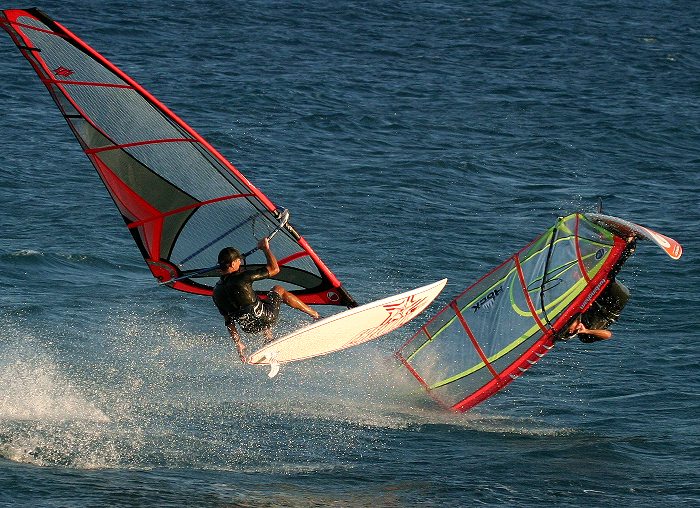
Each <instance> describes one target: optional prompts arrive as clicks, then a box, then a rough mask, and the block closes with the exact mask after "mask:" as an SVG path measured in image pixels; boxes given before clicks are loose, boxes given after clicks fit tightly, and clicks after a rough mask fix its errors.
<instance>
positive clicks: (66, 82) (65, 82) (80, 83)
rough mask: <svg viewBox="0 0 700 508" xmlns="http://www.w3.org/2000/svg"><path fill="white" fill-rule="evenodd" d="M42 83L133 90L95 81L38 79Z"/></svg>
mask: <svg viewBox="0 0 700 508" xmlns="http://www.w3.org/2000/svg"><path fill="white" fill-rule="evenodd" d="M51 73H52V74H53V70H52V71H51ZM39 79H41V81H42V82H43V83H50V84H52V85H77V86H97V87H103V88H125V89H127V90H133V89H134V87H133V86H131V85H120V84H119V83H101V82H97V81H94V82H93V81H70V80H67V79H57V78H53V79H51V78H49V79H47V78H39Z"/></svg>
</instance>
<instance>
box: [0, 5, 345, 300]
mask: <svg viewBox="0 0 700 508" xmlns="http://www.w3.org/2000/svg"><path fill="white" fill-rule="evenodd" d="M0 25H2V27H3V28H4V29H5V30H6V31H7V32H8V33H9V34H10V36H11V37H12V40H13V41H14V42H15V44H16V45H17V47H18V48H19V49H20V51H21V52H22V54H23V55H24V56H25V57H26V58H27V60H29V62H30V63H31V65H32V67H33V68H34V70H35V71H36V73H37V74H38V75H39V78H40V79H41V81H42V82H43V83H44V85H45V86H46V88H47V89H48V90H49V93H50V94H51V97H53V99H54V101H55V102H56V104H57V106H58V108H59V110H60V111H61V113H62V114H63V116H64V118H65V119H66V121H67V122H68V125H69V126H70V128H71V130H72V131H73V133H74V134H75V137H76V138H77V139H78V141H79V142H80V145H81V146H82V148H83V150H84V151H85V154H86V155H87V156H88V158H89V159H90V161H91V162H92V164H93V165H94V167H95V169H96V170H97V172H98V173H99V175H100V177H101V178H102V181H103V182H104V184H105V186H106V187H107V189H108V190H109V193H110V194H111V196H112V199H113V200H114V202H115V204H116V206H117V208H118V209H119V212H120V213H121V215H122V217H123V218H124V221H125V222H126V226H127V228H128V229H129V231H130V232H131V234H132V236H133V238H134V240H135V241H136V244H137V246H138V247H139V249H140V251H141V254H142V255H143V257H144V259H145V261H146V263H147V265H148V267H149V268H150V270H151V272H152V273H153V275H154V276H155V277H156V278H157V279H158V280H159V281H161V282H163V283H167V285H169V286H170V287H173V288H175V289H178V290H182V291H187V292H190V293H196V294H203V295H208V294H211V291H212V286H213V284H214V283H215V282H216V280H217V278H218V273H217V270H215V269H212V270H207V268H208V267H212V266H215V265H216V261H217V254H218V252H219V250H220V249H222V248H223V247H226V246H235V247H236V248H238V249H239V250H240V251H241V252H251V253H250V255H249V256H248V258H247V264H248V265H255V264H265V258H264V256H263V255H262V253H260V252H257V251H256V250H255V247H256V244H257V241H258V239H260V238H262V237H264V236H268V235H269V234H271V233H277V234H275V236H274V240H273V244H272V247H273V251H274V252H275V254H276V256H277V258H278V260H279V264H280V268H281V270H280V273H279V275H277V276H276V277H275V280H274V281H273V282H270V283H269V284H270V285H272V284H275V283H276V284H280V283H281V284H282V285H283V286H285V287H286V288H287V289H289V290H291V291H293V292H294V293H295V294H297V295H298V296H299V297H300V298H301V299H302V300H303V301H305V302H306V303H309V304H336V305H346V306H353V305H354V301H353V299H352V297H350V295H349V294H348V293H347V292H346V291H345V290H344V289H343V287H342V286H341V283H340V282H339V281H338V279H337V278H336V277H335V276H334V275H333V273H332V272H331V271H330V270H329V269H328V268H327V267H326V266H325V264H324V263H323V262H322V261H321V259H320V258H319V257H318V256H317V255H316V253H315V252H314V251H313V250H312V249H311V247H310V246H309V245H308V243H307V242H306V241H305V240H304V238H302V237H301V236H300V235H299V234H298V233H297V232H296V230H295V229H294V228H293V227H292V226H291V225H289V224H288V223H284V224H281V222H283V219H282V214H281V211H280V210H279V209H278V207H277V206H275V204H273V203H272V202H271V201H270V200H269V199H268V198H267V197H266V196H265V195H264V194H263V193H262V192H260V191H259V190H258V189H257V188H255V186H253V185H252V184H251V183H250V182H249V181H248V180H247V179H246V178H245V176H243V175H242V174H241V173H240V172H239V171H238V170H237V169H236V168H235V167H234V166H233V165H232V164H231V163H230V162H228V161H227V160H226V159H225V158H224V157H223V156H222V155H221V154H220V153H219V152H217V151H216V150H215V149H214V148H213V147H212V146H211V145H210V144H209V143H207V142H206V141H205V140H204V139H203V138H202V137H201V136H200V135H199V134H197V133H196V132H195V131H194V130H193V129H192V128H191V127H189V126H188V125H187V124H186V123H185V122H183V121H182V120H181V119H180V118H178V117H177V116H176V115H175V114H174V113H173V112H171V111H170V110H169V109H168V108H167V107H165V106H164V105H163V104H161V103H160V102H159V101H158V100H157V99H156V98H155V97H153V96H152V95H151V94H150V93H148V92H147V91H146V90H144V89H143V88H142V87H141V86H140V85H139V84H138V83H136V82H135V81H134V80H133V79H131V78H130V77H129V76H127V75H126V74H125V73H124V72H122V71H121V70H120V69H118V68H117V67H116V66H115V65H113V64H112V63H111V62H109V61H108V60H107V59H106V58H104V57H103V56H102V55H100V54H99V53H97V52H96V51H95V50H94V49H92V48H91V47H89V46H88V45H87V44H86V43H85V42H83V41H81V40H80V39H79V38H78V37H76V36H75V35H74V34H73V33H71V32H70V31H68V30H67V29H66V28H65V27H63V26H62V25H61V24H59V23H57V22H56V21H54V20H52V19H51V18H49V17H48V16H47V15H45V14H44V13H42V12H41V11H39V10H37V9H29V10H5V11H2V15H0ZM257 289H259V290H266V289H269V288H267V287H261V288H257Z"/></svg>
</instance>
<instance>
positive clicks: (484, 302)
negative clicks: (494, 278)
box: [472, 286, 503, 312]
mask: <svg viewBox="0 0 700 508" xmlns="http://www.w3.org/2000/svg"><path fill="white" fill-rule="evenodd" d="M501 293H503V286H501V287H499V288H496V289H494V290H493V291H491V292H489V294H487V295H486V296H484V297H482V298H481V299H480V300H479V301H477V302H476V303H475V304H474V305H472V309H474V312H476V311H478V310H480V309H488V308H489V307H492V306H493V304H494V302H495V301H496V297H497V296H499V295H500V294H501Z"/></svg>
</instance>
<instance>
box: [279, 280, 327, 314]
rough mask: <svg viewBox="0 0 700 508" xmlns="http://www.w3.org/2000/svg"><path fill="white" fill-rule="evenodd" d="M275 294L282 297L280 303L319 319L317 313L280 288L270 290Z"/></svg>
mask: <svg viewBox="0 0 700 508" xmlns="http://www.w3.org/2000/svg"><path fill="white" fill-rule="evenodd" d="M272 289H273V290H274V292H275V293H277V294H278V295H280V296H281V297H282V301H283V302H284V303H286V304H287V305H289V306H290V307H292V308H293V309H297V310H300V311H302V312H304V313H306V314H308V315H309V316H311V317H312V318H314V319H318V318H319V314H318V312H316V311H315V310H314V309H312V308H311V307H309V306H308V305H306V304H305V303H304V302H302V301H301V300H299V298H297V297H296V296H295V295H293V294H292V293H290V292H289V291H287V290H286V289H284V288H283V287H282V286H275V287H273V288H272Z"/></svg>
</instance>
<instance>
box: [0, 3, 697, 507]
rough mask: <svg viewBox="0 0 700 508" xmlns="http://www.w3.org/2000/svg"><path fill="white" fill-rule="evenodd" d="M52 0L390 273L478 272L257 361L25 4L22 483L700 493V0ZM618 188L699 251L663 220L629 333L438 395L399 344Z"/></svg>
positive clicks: (12, 321)
mask: <svg viewBox="0 0 700 508" xmlns="http://www.w3.org/2000/svg"><path fill="white" fill-rule="evenodd" d="M1 7H2V8H11V7H24V5H21V4H20V5H11V4H8V3H7V2H2V5H1ZM38 7H40V8H41V9H43V10H44V11H45V12H47V13H48V14H49V15H51V16H52V17H54V18H55V19H57V20H58V21H60V22H61V23H63V24H64V25H66V26H67V27H68V28H69V29H70V30H72V31H73V32H75V33H76V34H77V35H78V36H79V37H81V38H82V39H84V40H85V41H86V42H88V43H89V44H90V45H92V46H93V47H94V48H95V49H97V50H98V51H100V52H102V53H103V54H104V55H105V56H107V57H108V58H109V59H111V60H112V61H113V62H114V63H115V64H117V65H118V66H120V67H121V68H122V69H123V70H125V71H126V72H127V73H128V74H129V75H131V76H132V77H133V78H135V79H136V80H137V81H138V82H140V83H141V84H142V85H143V86H145V87H146V88H147V89H148V90H149V91H150V92H152V93H153V94H154V95H155V96H156V97H158V98H159V99H160V100H162V101H163V102H164V103H165V104H167V105H168V106H169V107H170V108H171V109H173V110H174V111H175V112H176V113H177V114H178V115H179V116H181V117H182V118H183V119H184V120H185V121H187V122H188V123H189V124H190V125H191V126H193V127H194V128H195V129H196V130H197V131H198V132H200V133H201V134H202V135H203V136H204V137H205V138H207V139H208V140H209V141H210V142H211V143H212V144H213V145H214V146H215V147H217V148H218V149H219V150H220V151H221V152H222V153H223V154H224V155H225V156H226V157H228V158H229V159H230V160H231V161H232V162H233V163H234V164H235V165H236V166H237V167H238V169H240V170H241V171H242V172H243V173H244V174H246V176H248V177H249V179H250V180H251V181H252V182H253V183H254V184H255V185H256V186H257V187H258V188H260V189H261V190H262V191H263V192H265V193H266V194H267V195H268V196H269V197H270V198H271V199H272V200H273V201H274V202H275V203H277V204H279V205H282V206H285V207H287V208H289V209H290V211H291V213H292V221H293V223H294V224H295V226H296V227H297V228H298V229H299V230H300V232H301V233H302V234H303V235H304V236H305V237H306V239H307V240H308V241H309V243H310V244H311V245H312V246H314V249H315V250H316V251H317V252H318V253H319V255H320V256H321V257H322V258H323V259H324V260H325V262H326V263H327V264H328V265H329V266H330V268H331V269H332V270H333V271H334V272H335V273H336V275H337V276H338V277H339V278H340V279H341V280H342V281H343V282H344V284H345V286H346V288H347V289H348V290H349V291H350V293H351V294H353V296H354V297H355V298H356V299H357V300H358V301H360V302H361V303H364V302H368V301H371V300H374V299H378V298H382V297H385V296H389V295H391V294H395V293H398V292H401V291H404V290H408V289H410V288H412V287H416V286H418V285H422V284H427V283H430V282H433V281H435V280H438V279H440V278H443V277H448V279H449V283H448V286H447V288H446V289H445V291H444V292H443V294H442V295H441V296H440V297H439V299H438V301H437V302H436V303H435V304H434V305H433V306H432V307H430V308H429V309H428V310H427V311H426V313H425V314H424V315H423V316H421V317H419V318H418V319H417V320H416V321H414V322H412V323H409V325H407V326H406V327H405V328H403V329H400V330H398V331H396V332H394V333H392V334H390V335H389V336H387V337H384V338H383V339H380V340H378V341H376V342H373V343H370V344H366V345H363V346H360V347H357V348H354V349H352V350H349V351H345V352H341V353H337V354H334V355H330V356H326V357H322V358H318V359H314V360H309V361H305V362H300V363H298V364H294V365H289V366H285V367H284V368H283V369H282V372H281V373H280V375H278V377H277V378H275V379H274V380H272V381H270V380H268V379H267V377H266V376H265V371H264V370H260V369H257V368H252V367H248V366H243V365H241V364H240V362H239V361H238V358H237V356H236V355H235V351H234V350H233V348H232V346H231V343H230V340H229V339H228V338H227V335H226V331H225V329H224V328H223V326H222V325H221V322H220V318H219V317H218V315H217V313H216V311H215V310H214V308H213V306H212V305H211V302H210V301H209V300H208V299H206V298H201V297H194V296H189V295H184V294H181V293H177V292H174V291H171V290H169V289H166V288H162V287H158V286H157V285H156V284H155V282H154V280H153V279H152V278H151V276H150V274H149V272H148V270H147V269H146V267H145V265H144V263H143V261H142V259H141V257H140V255H139V253H138V251H137V249H136V248H135V246H134V245H133V242H132V240H131V237H130V235H129V233H128V232H127V231H126V229H125V228H124V227H123V222H122V220H121V218H120V217H119V216H118V214H117V213H116V210H115V209H114V206H113V204H112V202H111V200H110V198H109V197H108V194H107V192H106V191H105V190H104V188H103V187H102V185H101V183H100V181H99V178H98V177H97V175H96V173H95V172H94V170H93V169H92V167H91V165H90V164H89V162H88V160H87V158H86V157H85V156H84V155H83V153H82V152H81V151H80V149H79V147H78V144H77V143H76V142H75V140H74V138H73V137H72V135H71V134H70V132H69V129H68V127H67V126H66V125H65V122H64V121H63V119H62V118H61V117H60V115H59V114H58V112H57V111H56V108H55V106H54V105H53V103H52V101H51V100H50V98H49V96H48V94H47V93H46V90H45V89H44V87H43V85H41V83H40V82H39V81H38V79H37V78H36V76H35V74H34V72H33V70H32V69H31V68H30V66H29V65H28V63H27V62H26V61H25V60H24V58H22V57H21V55H20V54H19V52H18V51H17V49H16V48H15V46H14V44H12V42H11V41H10V39H9V37H7V36H6V34H4V33H1V34H0V67H1V68H2V70H3V72H2V77H1V78H0V100H1V101H2V114H0V143H1V144H2V150H0V204H1V206H0V231H2V234H0V505H2V506H27V507H29V506H31V507H34V506H57V507H58V506H60V507H69V506H214V507H224V506H231V507H233V506H244V507H267V506H300V507H304V506H329V505H334V506H353V507H354V506H360V507H363V506H372V507H377V506H382V507H384V506H389V507H403V506H419V505H420V506H436V507H437V506H473V505H490V506H552V505H556V506H612V505H621V506H628V505H633V504H634V505H635V506H699V505H700V487H699V486H698V485H699V484H700V446H699V445H698V443H699V442H700V426H699V425H698V417H699V416H700V366H698V358H700V346H699V345H698V344H699V341H698V339H699V338H700V333H699V332H698V330H699V329H700V314H699V313H698V309H699V305H698V303H699V302H700V298H699V297H698V290H700V267H699V266H698V257H697V252H698V251H700V241H699V240H698V236H697V234H698V231H699V230H700V212H699V211H698V205H700V201H699V199H698V191H700V177H699V176H698V167H699V165H700V155H699V153H700V106H699V105H698V103H699V101H698V98H699V97H700V33H699V29H698V26H699V25H698V20H700V4H699V3H697V2H680V1H673V0H667V1H663V0H656V1H654V0H636V1H631V0H619V1H616V2H602V1H592V2H578V1H573V0H563V1H551V0H548V1H546V0H523V1H519V2H510V1H504V0H500V1H496V0H489V1H485V2H438V1H421V2H400V1H393V0H387V1H370V2H332V1H328V0H318V1H309V2H273V1H262V0H260V1H250V2H226V1H223V0H219V1H216V0H212V1H207V2H184V1H180V0H176V1H165V0H151V1H149V2H144V1H130V2H125V1H123V0H116V1H111V2H87V1H84V2H79V1H74V0H62V1H57V0H45V1H43V2H42V3H41V4H40V5H38ZM598 197H602V198H603V200H604V206H605V211H606V212H608V213H610V214H612V215H616V216H620V217H623V218H626V219H628V220H632V221H635V222H639V223H642V224H645V225H647V226H649V227H652V228H653V229H656V230H658V231H660V232H662V233H665V234H667V235H669V236H671V237H673V238H676V239H677V240H679V241H680V242H681V243H682V244H683V245H684V247H685V253H684V256H683V258H682V259H681V260H679V261H672V260H670V258H668V257H666V256H665V255H664V254H663V253H662V252H661V251H660V250H659V249H658V248H656V247H655V246H653V245H651V244H640V245H639V248H638V249H637V252H636V254H635V255H634V256H633V257H632V258H631V259H630V260H629V261H628V262H627V264H626V265H625V268H624V269H623V271H622V273H621V275H620V277H619V278H620V279H621V280H622V281H623V282H624V283H625V284H626V285H627V286H628V287H630V289H631V291H632V299H631V301H630V302H629V304H628V305H627V307H626V308H625V310H624V313H623V316H622V319H621V320H620V322H619V323H617V324H616V325H615V326H614V328H613V331H614V333H615V337H614V339H613V340H612V341H610V342H606V343H598V344H590V345H585V344H581V343H574V342H571V343H567V344H564V345H561V346H557V348H556V349H555V350H554V351H553V352H551V353H550V354H549V355H548V356H547V357H546V358H544V359H543V360H542V361H541V362H539V363H538V364H537V365H536V366H535V367H533V368H532V369H531V370H530V371H529V372H528V373H527V374H526V375H525V376H523V377H522V378H520V379H518V380H517V381H516V382H514V383H512V384H511V385H510V386H509V387H508V388H507V389H506V390H505V391H503V392H502V393H500V394H498V395H496V396H494V397H493V398H491V399H490V400H489V401H487V402H486V403H484V404H482V405H480V406H478V407H477V408H475V409H474V410H472V411H470V412H468V413H466V414H451V413H448V412H445V411H443V410H441V409H440V408H438V407H437V406H436V405H435V404H434V403H433V402H432V401H431V400H430V399H428V398H427V397H426V396H425V395H424V394H423V393H421V391H420V389H419V387H418V385H417V384H416V383H415V382H414V381H413V380H412V379H410V378H409V377H408V376H406V375H405V373H404V372H403V371H402V370H401V368H399V367H398V366H397V365H396V363H395V362H393V361H392V360H391V354H392V352H393V351H394V350H395V349H396V348H397V347H398V346H399V345H400V344H402V343H403V342H404V341H405V340H406V339H408V338H409V337H410V336H411V335H412V334H413V333H414V332H415V330H416V329H417V328H418V326H419V325H420V324H421V323H422V322H423V321H425V320H426V319H428V318H429V317H430V316H431V315H432V314H434V313H435V312H437V310H439V308H440V307H441V306H442V305H444V304H446V303H447V302H448V301H449V300H450V299H451V298H452V297H454V296H455V295H456V294H457V293H459V292H461V291H462V290H463V289H464V288H466V287H467V286H468V285H469V284H471V283H472V282H474V281H475V280H476V279H477V278H479V277H480V276H481V275H483V274H484V273H485V272H486V271H488V270H489V269H491V268H492V267H494V266H495V265H496V264H498V263H499V262H500V261H502V260H503V259H505V258H506V257H508V256H510V255H511V254H512V253H513V252H515V251H516V250H518V249H519V248H520V247H522V246H523V245H524V244H525V243H526V242H528V241H530V240H531V239H532V238H534V237H535V236H537V235H538V234H540V233H541V232H542V231H543V230H544V229H546V228H547V227H549V226H550V225H551V224H552V223H553V221H554V220H555V218H556V217H557V216H559V215H564V214H567V213H570V212H573V211H576V210H583V211H592V210H593V209H594V208H595V205H596V201H597V199H598ZM322 312H326V313H327V312H330V309H324V310H322ZM295 319H297V317H296V316H292V315H288V316H287V321H286V323H285V325H284V326H288V327H292V326H295V325H298V324H299V322H297V321H295Z"/></svg>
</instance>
